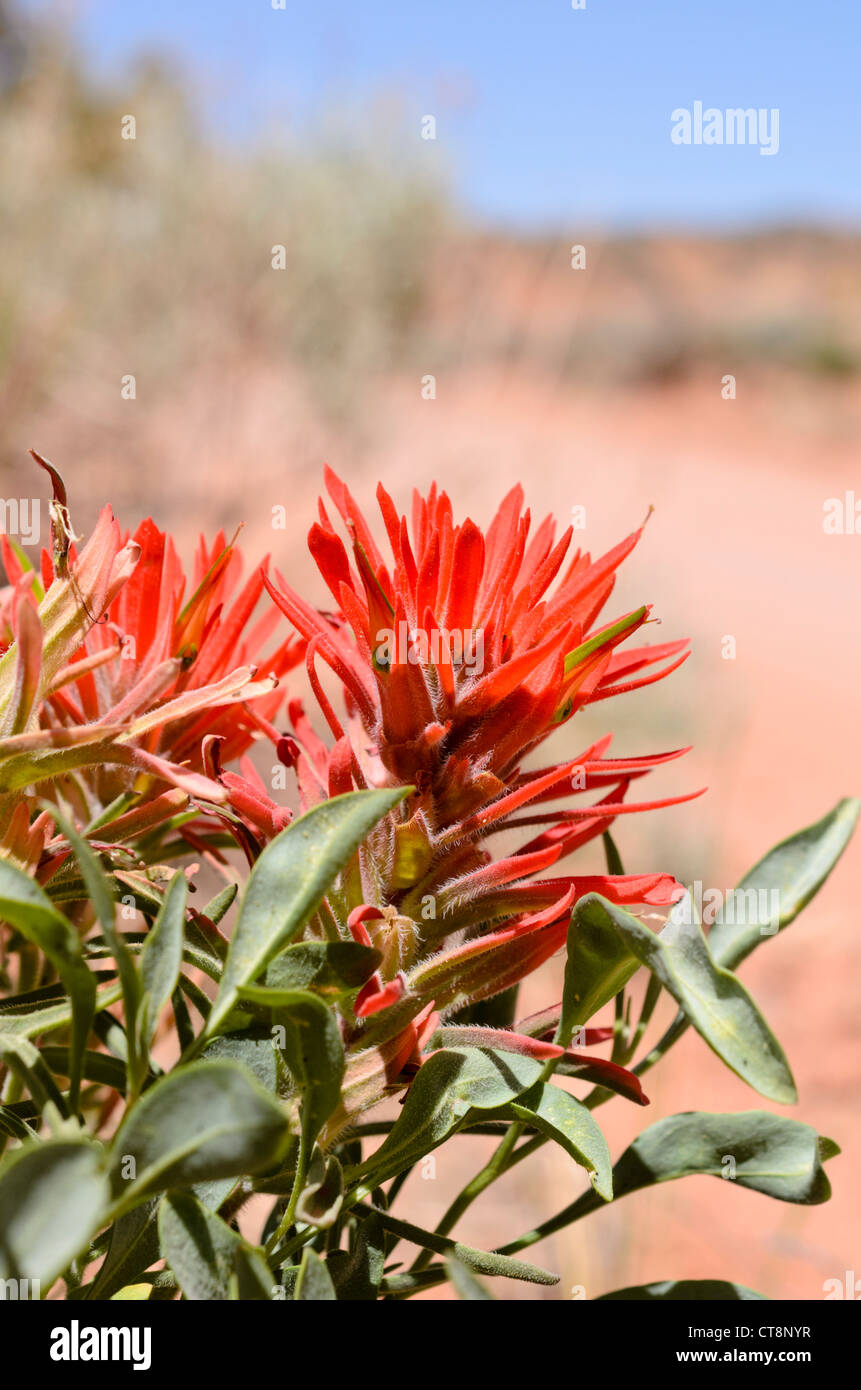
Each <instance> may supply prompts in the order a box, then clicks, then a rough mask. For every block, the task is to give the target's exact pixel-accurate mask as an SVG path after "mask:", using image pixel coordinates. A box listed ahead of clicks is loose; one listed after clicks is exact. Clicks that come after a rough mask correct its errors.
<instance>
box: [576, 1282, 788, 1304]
mask: <svg viewBox="0 0 861 1390" xmlns="http://www.w3.org/2000/svg"><path fill="white" fill-rule="evenodd" d="M753 1300H764V1301H767V1300H766V1295H765V1294H764V1293H755V1292H754V1290H753V1289H748V1288H745V1286H744V1284H728V1283H726V1282H725V1281H724V1280H723V1279H679V1280H675V1279H667V1280H665V1281H664V1282H663V1283H660V1284H632V1285H631V1287H630V1288H627V1289H615V1290H614V1292H613V1293H602V1294H601V1295H600V1297H599V1298H596V1300H595V1302H596V1303H610V1302H620V1301H624V1302H625V1303H645V1302H649V1303H655V1302H661V1303H672V1302H677V1301H681V1302H683V1303H702V1302H704V1303H749V1302H751V1301H753Z"/></svg>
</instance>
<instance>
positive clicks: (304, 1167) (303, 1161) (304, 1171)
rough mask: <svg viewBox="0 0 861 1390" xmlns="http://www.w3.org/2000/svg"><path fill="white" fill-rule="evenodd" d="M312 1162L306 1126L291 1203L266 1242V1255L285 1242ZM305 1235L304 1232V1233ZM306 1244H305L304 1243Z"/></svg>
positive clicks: (300, 1144)
mask: <svg viewBox="0 0 861 1390" xmlns="http://www.w3.org/2000/svg"><path fill="white" fill-rule="evenodd" d="M310 1162H311V1143H310V1139H309V1135H308V1133H307V1130H306V1128H305V1126H304V1125H303V1127H302V1134H301V1136H300V1138H299V1154H298V1157H297V1160H296V1175H295V1177H294V1178H293V1187H292V1190H291V1192H290V1201H289V1202H288V1203H287V1210H286V1211H285V1213H284V1215H283V1216H282V1218H281V1220H280V1222H279V1223H278V1226H277V1229H276V1230H275V1231H273V1233H272V1235H271V1236H270V1237H269V1239H268V1241H267V1242H266V1254H267V1255H271V1254H272V1252H273V1251H274V1249H275V1248H276V1246H277V1245H278V1242H279V1241H280V1240H283V1239H284V1237H285V1236H286V1234H287V1232H288V1231H289V1230H290V1227H291V1226H292V1225H293V1222H294V1220H295V1217H296V1207H297V1205H298V1203H299V1198H300V1196H301V1194H302V1189H303V1187H304V1186H305V1179H306V1178H307V1176H308V1165H309V1163H310ZM303 1235H304V1232H303ZM303 1243H304V1242H303Z"/></svg>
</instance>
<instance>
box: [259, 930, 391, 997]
mask: <svg viewBox="0 0 861 1390" xmlns="http://www.w3.org/2000/svg"><path fill="white" fill-rule="evenodd" d="M381 960H382V954H381V953H380V952H379V951H375V950H374V949H373V947H371V946H363V945H362V944H361V943H360V942H358V941H297V942H296V944H295V946H288V947H287V950H286V951H282V953H281V955H280V956H276V958H275V960H273V961H272V963H271V965H270V966H269V969H268V970H267V972H266V984H267V985H268V986H270V987H271V988H273V989H309V990H312V991H313V992H314V993H315V994H320V995H323V996H324V997H325V998H331V999H337V998H340V996H341V995H343V994H349V993H350V991H351V990H354V989H359V988H360V987H361V986H362V985H363V984H364V983H365V981H366V980H369V979H370V978H371V976H372V975H373V973H374V971H375V970H376V968H377V966H378V965H379V964H380V961H381Z"/></svg>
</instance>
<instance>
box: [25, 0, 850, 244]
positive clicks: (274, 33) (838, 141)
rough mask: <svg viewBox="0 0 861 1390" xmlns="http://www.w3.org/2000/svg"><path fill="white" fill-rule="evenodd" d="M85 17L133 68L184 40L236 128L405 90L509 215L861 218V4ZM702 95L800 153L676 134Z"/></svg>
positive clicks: (547, 218)
mask: <svg viewBox="0 0 861 1390" xmlns="http://www.w3.org/2000/svg"><path fill="white" fill-rule="evenodd" d="M24 8H30V9H37V10H38V9H44V8H46V0H25V4H24ZM76 30H77V33H78V36H79V39H80V43H81V45H82V47H83V49H84V51H85V52H86V53H87V54H88V56H89V58H90V60H91V62H92V64H93V66H94V67H95V68H96V69H97V70H98V71H102V72H107V73H110V74H111V75H112V76H115V75H117V74H118V73H121V72H122V70H123V65H124V64H125V63H126V62H127V61H128V60H129V58H130V57H132V56H133V55H134V54H135V53H136V52H137V51H138V50H139V49H140V48H141V47H142V46H145V47H147V48H150V49H152V48H158V49H162V50H166V51H168V52H170V53H172V54H173V55H175V57H176V58H177V60H178V61H179V62H180V64H181V65H182V68H183V71H185V72H186V73H187V74H188V75H189V78H190V80H191V79H193V80H194V81H195V83H199V84H200V87H199V90H200V92H201V101H202V104H203V105H204V106H205V109H206V114H207V119H208V121H209V123H210V125H211V127H212V129H213V130H214V132H215V133H216V134H221V135H229V136H230V137H231V138H237V137H242V136H244V135H246V134H248V133H249V132H251V131H253V130H254V129H255V127H257V126H260V125H265V128H266V130H267V132H268V134H269V135H270V137H274V138H276V139H277V138H278V137H279V133H280V132H281V131H282V130H284V131H286V130H288V129H290V128H292V129H294V130H295V129H296V127H297V125H298V126H299V127H300V128H301V127H303V125H304V124H305V123H306V122H309V121H310V122H313V121H314V120H315V119H316V118H318V117H320V116H321V115H322V113H324V112H325V111H326V109H327V108H328V107H330V106H331V105H332V104H333V103H336V104H337V105H339V106H341V107H342V108H343V107H348V108H350V109H352V108H354V107H356V108H361V106H362V104H363V103H365V102H367V101H369V100H370V99H371V98H372V97H373V96H374V94H376V93H378V92H380V91H381V90H384V91H389V92H397V93H399V95H400V98H401V103H402V104H401V106H400V108H399V109H400V115H399V117H398V119H399V120H400V121H401V122H402V124H403V137H404V141H405V143H406V144H407V147H408V149H409V150H410V151H411V152H410V155H409V157H410V158H415V160H416V161H417V162H420V161H422V160H440V161H442V162H443V163H444V164H445V165H446V166H447V168H448V169H449V170H450V174H451V179H452V181H453V184H454V188H455V190H456V193H457V195H458V198H459V200H460V202H461V203H462V204H463V205H464V206H465V207H466V208H467V209H468V210H469V211H470V212H472V213H473V214H474V215H476V216H478V217H479V218H480V219H482V220H483V221H486V222H489V223H496V224H507V225H510V226H516V227H520V228H524V229H535V230H541V229H549V228H557V227H567V226H569V225H570V224H571V223H572V222H574V223H575V224H576V223H577V222H578V220H579V221H589V222H591V223H593V224H594V223H598V224H601V225H606V226H608V227H611V226H612V227H619V228H624V227H632V228H633V227H641V226H658V227H666V226H691V227H699V228H703V229H709V228H712V227H713V228H715V230H720V229H721V228H724V227H726V226H727V225H730V226H732V225H739V224H745V223H749V222H758V223H762V222H766V223H770V222H777V221H785V220H817V221H825V222H827V221H839V222H857V221H861V178H859V167H861V161H859V148H861V103H859V99H858V87H859V70H858V61H859V53H861V5H859V4H858V3H857V0H586V8H585V10H576V11H575V10H573V9H572V6H571V0H388V3H383V2H382V0H286V8H285V9H283V10H282V9H278V10H276V9H273V6H272V0H86V3H85V4H83V5H82V6H81V12H80V15H79V18H78V19H77V21H76ZM695 101H702V103H703V104H704V106H705V107H709V106H712V107H716V108H719V109H721V110H724V109H726V108H728V107H756V108H760V107H763V108H766V109H768V110H771V108H774V107H776V108H778V110H779V113H780V115H779V134H780V148H779V152H778V153H777V154H776V155H774V156H773V157H767V156H764V155H762V154H760V152H759V149H758V148H756V147H750V146H747V147H739V146H735V147H728V146H709V147H706V146H702V145H699V146H697V145H691V146H687V147H684V146H677V145H674V144H673V143H672V141H671V140H670V129H671V119H670V116H671V112H672V111H673V110H674V109H675V108H678V107H688V108H690V107H692V106H693V103H694V102H695ZM426 114H433V115H434V116H435V117H436V120H437V140H436V142H435V144H433V145H432V142H429V141H428V142H424V141H421V140H420V139H419V138H418V130H419V122H420V119H421V117H422V116H423V115H426ZM413 139H415V149H414V154H413V153H412V145H411V144H410V142H411V141H412V140H413Z"/></svg>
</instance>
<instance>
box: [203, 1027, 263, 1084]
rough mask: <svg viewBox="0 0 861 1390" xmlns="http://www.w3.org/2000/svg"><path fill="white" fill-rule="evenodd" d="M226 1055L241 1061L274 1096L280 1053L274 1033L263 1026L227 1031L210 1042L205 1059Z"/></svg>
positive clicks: (235, 1060)
mask: <svg viewBox="0 0 861 1390" xmlns="http://www.w3.org/2000/svg"><path fill="white" fill-rule="evenodd" d="M223 1057H226V1058H227V1059H228V1061H231V1062H240V1063H241V1064H242V1066H243V1067H247V1068H248V1070H249V1071H250V1072H251V1075H252V1076H256V1077H257V1080H258V1081H259V1082H260V1084H261V1086H262V1087H263V1088H264V1090H266V1091H269V1092H270V1093H271V1094H272V1095H274V1094H275V1093H276V1091H277V1089H278V1062H277V1054H276V1051H275V1046H274V1042H273V1038H272V1034H271V1033H268V1032H267V1033H262V1032H261V1031H260V1030H259V1029H256V1030H255V1029H252V1028H248V1029H244V1030H243V1031H242V1032H237V1033H225V1034H223V1035H222V1037H220V1038H213V1039H212V1042H210V1043H207V1044H206V1047H205V1048H204V1050H203V1052H202V1054H201V1060H203V1058H206V1060H207V1061H214V1060H217V1059H220V1058H223Z"/></svg>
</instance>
